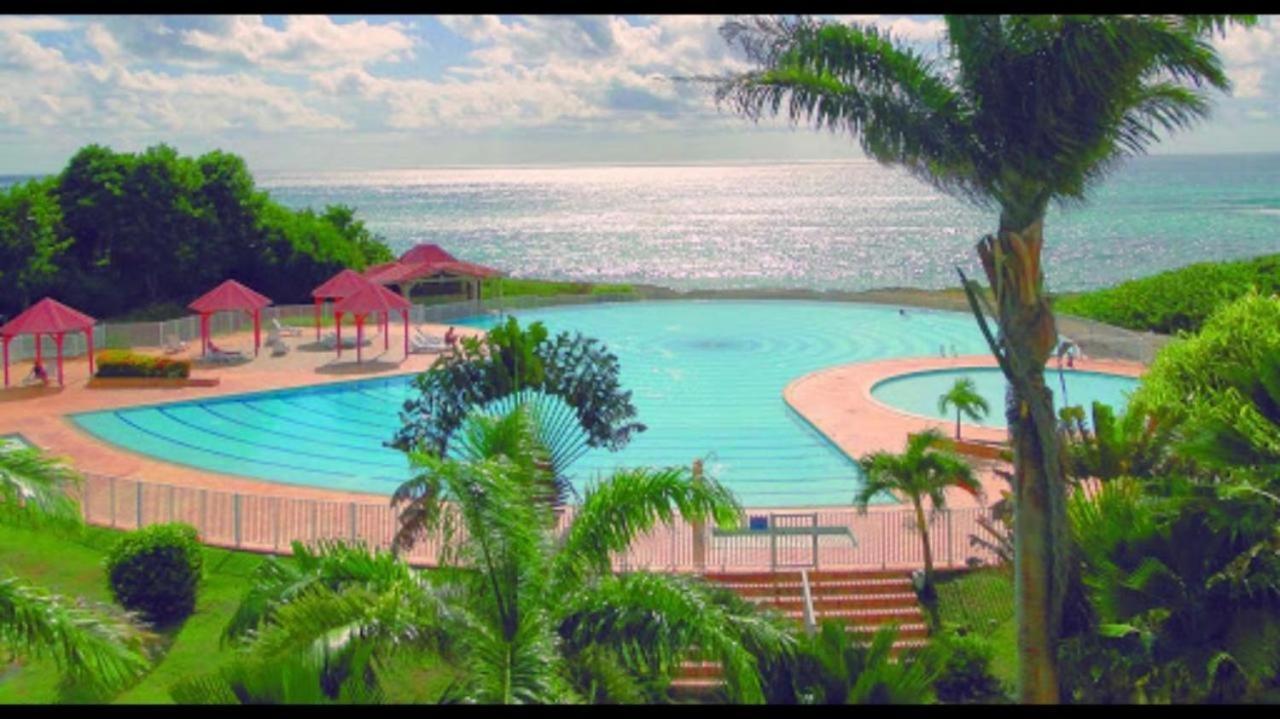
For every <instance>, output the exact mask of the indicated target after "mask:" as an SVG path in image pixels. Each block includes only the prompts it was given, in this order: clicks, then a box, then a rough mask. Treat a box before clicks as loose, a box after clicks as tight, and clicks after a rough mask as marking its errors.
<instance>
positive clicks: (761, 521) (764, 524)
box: [747, 516, 769, 532]
mask: <svg viewBox="0 0 1280 719" xmlns="http://www.w3.org/2000/svg"><path fill="white" fill-rule="evenodd" d="M747 526H748V528H750V529H751V531H753V532H763V531H765V530H766V529H768V528H769V518H768V517H760V516H756V517H748V518H747Z"/></svg>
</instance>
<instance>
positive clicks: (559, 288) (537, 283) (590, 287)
mask: <svg viewBox="0 0 1280 719" xmlns="http://www.w3.org/2000/svg"><path fill="white" fill-rule="evenodd" d="M499 285H501V287H502V296H503V297H517V296H520V297H528V296H535V297H554V296H558V295H620V294H630V293H632V292H634V291H635V288H634V287H632V286H631V285H627V284H595V283H592V282H553V281H550V280H526V279H519V278H514V277H503V278H499V279H492V280H485V281H484V290H483V291H484V296H485V297H496V296H497V292H498V287H499Z"/></svg>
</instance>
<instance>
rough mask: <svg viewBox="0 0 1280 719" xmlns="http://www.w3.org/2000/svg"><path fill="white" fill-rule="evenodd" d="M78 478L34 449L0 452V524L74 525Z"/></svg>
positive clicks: (77, 516) (68, 468)
mask: <svg viewBox="0 0 1280 719" xmlns="http://www.w3.org/2000/svg"><path fill="white" fill-rule="evenodd" d="M80 484H81V478H80V475H79V474H77V473H76V472H75V471H74V470H73V469H71V468H70V467H69V466H67V465H66V464H64V463H63V462H62V461H60V460H57V459H54V458H52V457H48V456H45V454H44V453H43V452H41V451H40V450H38V449H35V448H24V449H12V450H0V521H10V522H22V523H24V524H26V525H28V526H38V525H41V524H50V523H52V524H59V525H63V526H75V525H78V524H79V523H80V521H81V519H80V509H79V505H78V504H77V503H76V500H75V499H73V498H72V496H71V494H70V493H71V492H73V491H75V490H76V489H78V488H79V486H80Z"/></svg>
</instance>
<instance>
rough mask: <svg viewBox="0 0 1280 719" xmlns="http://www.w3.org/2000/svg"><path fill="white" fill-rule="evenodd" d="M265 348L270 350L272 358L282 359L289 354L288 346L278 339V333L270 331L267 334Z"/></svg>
mask: <svg viewBox="0 0 1280 719" xmlns="http://www.w3.org/2000/svg"><path fill="white" fill-rule="evenodd" d="M266 345H267V347H269V348H271V356H272V357H282V356H284V355H287V354H289V345H288V344H286V343H285V341H284V340H283V339H281V337H280V333H278V332H276V331H275V330H271V331H270V332H269V333H267V342H266Z"/></svg>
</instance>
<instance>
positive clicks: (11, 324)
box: [0, 297, 98, 337]
mask: <svg viewBox="0 0 1280 719" xmlns="http://www.w3.org/2000/svg"><path fill="white" fill-rule="evenodd" d="M97 322H98V321H97V320H95V319H94V318H92V317H90V316H89V315H86V314H85V313H83V312H80V311H78V310H73V309H71V308H70V307H67V306H66V305H64V304H62V303H61V302H59V301H57V300H55V299H53V298H52V297H46V298H44V299H42V300H40V301H39V302H37V303H35V304H34V305H31V306H30V307H28V308H27V309H25V310H23V311H22V314H20V315H18V316H17V317H14V318H13V319H11V320H9V321H8V322H7V323H6V324H5V326H4V327H0V335H3V336H5V337H15V336H17V335H22V334H37V333H38V334H57V333H59V332H80V331H85V332H87V331H90V330H92V328H93V326H94V324H96V323H97Z"/></svg>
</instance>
